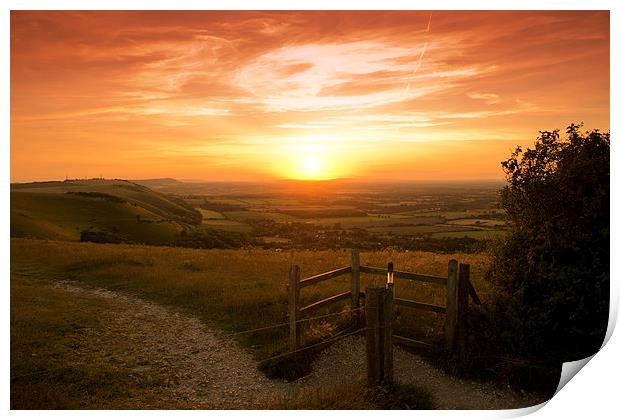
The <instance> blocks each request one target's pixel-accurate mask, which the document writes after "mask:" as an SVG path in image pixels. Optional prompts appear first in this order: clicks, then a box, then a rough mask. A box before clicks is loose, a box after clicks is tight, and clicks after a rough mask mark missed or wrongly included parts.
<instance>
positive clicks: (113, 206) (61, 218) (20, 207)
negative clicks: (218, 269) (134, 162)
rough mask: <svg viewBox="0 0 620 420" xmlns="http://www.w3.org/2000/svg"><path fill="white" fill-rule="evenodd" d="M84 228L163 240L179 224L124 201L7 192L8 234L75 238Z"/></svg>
mask: <svg viewBox="0 0 620 420" xmlns="http://www.w3.org/2000/svg"><path fill="white" fill-rule="evenodd" d="M87 229H100V230H106V231H109V232H113V233H116V234H118V235H119V236H121V237H123V238H124V239H126V240H128V241H133V242H146V243H166V242H168V241H170V240H172V239H173V238H174V237H175V236H177V235H178V234H179V232H180V231H181V229H182V225H181V224H179V223H178V222H175V221H172V220H169V219H162V217H161V216H160V215H158V214H155V213H152V212H150V211H149V210H147V209H145V208H143V207H139V206H136V205H133V204H130V203H128V202H125V201H116V200H110V199H106V198H93V197H88V196H82V195H77V194H59V193H50V192H30V191H14V192H11V236H14V237H35V238H46V239H64V240H74V241H79V240H80V232H81V231H83V230H87Z"/></svg>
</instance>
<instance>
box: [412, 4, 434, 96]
mask: <svg viewBox="0 0 620 420" xmlns="http://www.w3.org/2000/svg"><path fill="white" fill-rule="evenodd" d="M432 20H433V12H431V15H430V16H429V17H428V23H427V24H426V33H427V34H429V33H430V32H431V21H432ZM427 46H428V41H424V45H423V46H422V51H421V52H420V55H419V56H418V62H417V63H416V65H415V69H413V75H415V74H416V73H417V72H418V69H419V68H420V66H421V65H422V59H423V58H424V53H425V52H426V47H427ZM410 85H411V82H407V90H406V92H409V86H410Z"/></svg>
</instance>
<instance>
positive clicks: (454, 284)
mask: <svg viewBox="0 0 620 420" xmlns="http://www.w3.org/2000/svg"><path fill="white" fill-rule="evenodd" d="M457 269H458V262H457V261H456V260H450V261H449V262H448V284H447V294H446V324H445V331H444V334H445V344H446V350H448V351H452V350H453V349H454V341H455V334H456V324H457V317H458V313H457V305H458V302H457V293H458V289H459V285H458V282H459V279H458V275H457Z"/></svg>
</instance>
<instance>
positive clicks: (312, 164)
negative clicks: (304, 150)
mask: <svg viewBox="0 0 620 420" xmlns="http://www.w3.org/2000/svg"><path fill="white" fill-rule="evenodd" d="M301 172H302V174H303V175H304V176H305V177H306V178H311V179H318V178H322V177H323V176H324V168H323V164H322V162H321V161H320V160H319V158H317V157H315V156H310V157H306V158H304V161H303V164H302V167H301Z"/></svg>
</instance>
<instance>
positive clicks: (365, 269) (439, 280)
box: [360, 265, 448, 286]
mask: <svg viewBox="0 0 620 420" xmlns="http://www.w3.org/2000/svg"><path fill="white" fill-rule="evenodd" d="M360 271H361V272H362V273H367V274H378V275H381V276H385V275H387V273H388V270H387V269H386V268H379V267H369V266H365V265H362V266H360ZM392 273H394V277H396V278H398V279H406V280H413V281H421V282H425V283H435V284H439V285H442V286H445V285H446V283H447V281H448V279H447V278H446V277H438V276H431V275H428V274H418V273H410V272H408V271H392Z"/></svg>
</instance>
